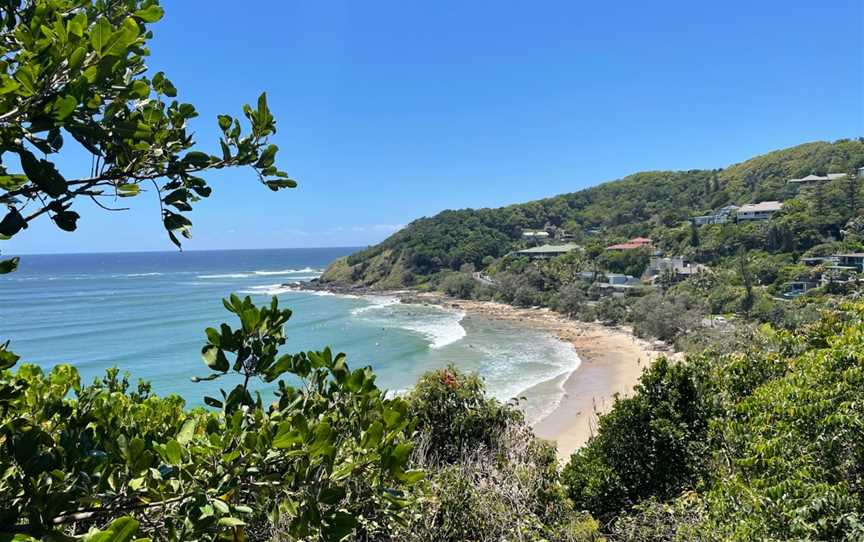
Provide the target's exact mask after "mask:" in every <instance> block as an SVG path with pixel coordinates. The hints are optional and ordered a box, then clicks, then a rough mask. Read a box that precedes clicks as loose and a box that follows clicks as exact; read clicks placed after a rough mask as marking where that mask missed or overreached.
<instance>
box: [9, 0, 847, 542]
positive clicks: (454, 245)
mask: <svg viewBox="0 0 864 542" xmlns="http://www.w3.org/2000/svg"><path fill="white" fill-rule="evenodd" d="M0 8H2V20H3V23H4V26H3V30H2V31H0V36H2V43H3V47H4V49H3V59H2V62H0V108H2V109H0V128H2V130H0V138H2V139H0V145H2V149H0V152H2V154H3V155H4V158H6V155H9V156H12V157H15V158H14V159H13V161H12V163H10V162H8V161H4V166H3V170H2V172H0V173H2V175H0V191H2V192H0V200H2V202H3V203H4V205H5V206H6V209H7V210H6V211H5V215H4V217H3V219H2V222H0V234H2V235H3V236H4V237H5V238H8V237H12V236H16V235H22V234H23V233H24V230H26V228H27V226H28V224H29V223H30V222H32V221H33V220H35V219H36V218H38V217H40V216H43V217H44V216H48V217H49V218H50V219H51V220H52V221H53V222H54V224H56V225H57V227H59V228H61V229H63V230H67V231H72V230H74V229H75V225H76V223H77V221H78V220H79V219H80V218H81V217H80V216H79V214H78V212H77V211H74V210H72V208H71V206H72V205H73V204H74V203H75V202H76V201H78V200H79V199H80V198H94V199H96V200H97V201H100V198H102V197H104V196H109V195H110V196H114V195H116V196H118V197H133V196H136V195H138V194H141V193H143V189H142V188H141V187H142V185H144V186H146V185H147V183H150V182H151V181H153V182H154V183H155V186H154V188H155V190H156V193H157V195H158V197H159V199H160V201H161V203H162V207H163V209H162V211H161V213H162V219H163V225H164V227H165V229H166V230H167V233H168V236H169V238H170V240H171V241H172V242H174V243H176V244H178V245H179V239H178V237H177V234H178V233H179V234H180V235H186V236H188V235H189V226H190V222H189V220H188V219H187V218H185V216H184V215H182V213H184V212H188V211H189V210H190V209H191V205H192V203H194V202H195V201H197V200H198V198H201V197H207V196H209V195H210V187H209V186H207V185H206V183H205V181H203V180H202V179H200V178H199V177H198V176H197V175H199V174H201V173H202V172H205V171H207V170H210V169H219V168H224V167H233V166H251V167H252V168H253V170H254V171H255V172H256V175H257V176H258V177H259V179H260V180H262V182H263V183H264V184H265V185H266V186H267V187H268V188H270V189H273V190H278V189H280V188H284V187H290V186H293V185H294V182H293V181H292V180H290V179H289V178H288V177H287V175H286V174H284V173H283V172H281V171H279V170H278V169H276V166H275V163H274V160H275V155H276V150H277V149H276V148H275V146H273V145H271V144H270V143H268V142H267V138H268V137H269V136H270V135H272V134H273V133H274V131H275V120H274V119H273V117H272V115H271V114H270V112H269V109H268V108H267V103H266V98H265V97H264V96H263V95H262V97H261V98H260V99H259V101H258V103H257V107H256V108H252V107H250V106H247V107H245V108H244V115H245V117H246V119H247V120H248V121H249V124H250V128H249V130H250V131H249V134H248V135H245V136H244V135H242V130H241V128H240V124H239V121H237V120H236V119H233V118H229V117H220V118H219V119H218V122H219V126H220V128H221V129H222V131H223V138H222V140H221V141H220V147H222V155H221V156H211V155H209V154H206V153H203V152H201V151H198V150H195V149H196V147H195V144H194V142H193V141H192V139H191V137H190V135H189V133H188V132H187V122H188V121H189V120H190V119H191V118H193V117H194V108H192V106H191V105H188V104H180V103H178V102H177V101H174V100H172V101H170V103H166V101H165V98H173V97H174V94H175V93H176V89H174V88H173V85H171V84H170V83H169V82H168V80H167V79H166V78H165V76H164V75H161V74H155V75H153V76H152V77H148V76H147V75H145V73H147V72H146V69H145V66H144V64H143V59H144V57H145V56H146V54H147V48H146V46H145V44H146V41H147V40H148V39H149V38H150V37H151V33H150V31H149V30H148V27H147V25H148V24H150V23H153V22H155V21H157V20H158V19H159V18H160V17H161V15H162V9H161V7H159V5H158V3H157V2H155V1H153V0H123V1H117V2H102V1H97V2H92V1H90V0H86V1H84V0H36V1H25V0H3V1H2V2H0ZM64 134H65V136H68V137H71V138H72V139H74V140H75V141H76V142H77V143H79V144H80V145H81V146H82V147H83V148H84V149H86V150H87V151H88V152H90V153H91V154H92V155H93V170H92V171H91V174H90V175H89V176H87V177H84V178H75V179H72V180H69V179H67V177H66V176H64V175H62V174H61V173H60V171H59V170H58V168H57V167H56V165H55V163H54V161H53V157H52V155H55V154H57V153H58V152H59V151H60V149H61V147H62V146H63V139H64V137H65V136H64ZM64 148H65V147H64ZM37 151H38V152H39V153H41V155H40V156H44V157H45V158H38V157H37V154H36V153H37ZM49 158H51V159H50V160H49ZM15 160H17V161H18V164H20V168H18V167H17V165H16V162H15ZM862 163H864V143H862V142H861V141H852V140H847V141H839V142H835V143H832V144H828V143H815V144H808V145H803V146H800V147H796V148H793V149H789V150H786V151H779V152H777V153H772V154H769V155H766V156H764V157H759V158H756V159H753V160H751V161H748V162H745V163H743V164H739V165H736V166H731V167H729V168H726V169H724V170H719V171H694V172H678V173H659V172H655V173H645V174H637V175H634V176H631V177H628V178H627V179H623V180H621V181H618V182H615V183H609V184H606V185H601V186H600V187H597V188H594V189H590V190H586V191H583V192H578V193H575V194H569V195H566V196H560V197H558V198H551V199H549V200H543V201H541V202H534V203H530V204H525V205H521V206H512V207H508V208H505V209H502V210H489V209H486V210H480V211H469V210H466V211H449V212H445V213H442V214H441V215H439V216H438V217H435V218H432V219H421V220H419V221H417V222H415V223H414V224H412V225H411V226H409V227H408V228H406V229H405V230H403V231H401V232H399V233H397V234H396V235H394V236H393V237H391V238H390V239H388V240H387V241H385V242H384V243H382V244H381V245H378V246H376V247H372V248H370V249H368V250H366V251H363V252H361V253H358V254H356V255H353V256H351V257H349V258H347V259H345V260H342V261H340V262H337V263H336V264H334V266H333V267H332V268H331V269H330V270H329V271H328V274H327V276H326V277H325V279H326V280H329V281H342V282H344V283H345V284H349V285H354V284H362V285H365V286H374V287H381V288H384V287H390V286H405V285H413V286H417V287H427V288H441V289H443V290H444V291H446V292H447V293H449V294H450V295H453V296H459V297H469V296H470V297H479V298H487V297H488V298H495V299H500V300H504V301H507V302H510V303H514V304H516V305H521V306H534V305H547V306H550V307H554V308H555V309H556V310H559V311H560V312H562V313H563V314H566V315H569V316H574V317H579V318H583V319H590V320H595V319H599V320H602V321H606V322H611V323H617V322H629V323H632V324H633V326H634V329H635V330H636V332H637V333H640V334H643V335H646V336H653V337H658V338H661V339H663V340H666V341H669V342H672V341H678V342H681V341H685V340H686V341H688V343H689V345H690V350H693V353H690V354H687V355H686V356H683V358H681V359H666V358H660V359H659V360H658V361H657V362H655V363H654V364H652V365H651V366H650V367H649V368H648V369H647V370H646V371H645V373H644V374H643V376H642V378H641V380H640V383H639V385H638V386H637V387H636V389H635V391H634V393H633V395H632V396H630V397H628V398H618V399H617V400H616V401H615V403H614V406H613V407H612V409H611V411H610V412H609V413H608V414H606V415H604V416H602V417H601V418H600V422H599V426H598V428H597V431H596V434H595V435H594V436H593V437H592V438H591V439H590V440H589V442H588V443H587V444H586V446H584V447H583V448H581V449H579V450H577V451H576V452H575V453H574V454H573V455H572V457H570V458H569V460H568V461H567V464H566V466H564V467H563V469H560V468H559V464H558V460H557V458H556V454H555V449H554V446H553V445H552V444H551V443H549V442H545V441H542V440H540V439H538V438H536V437H535V436H534V434H533V433H532V430H531V428H530V427H529V426H528V424H526V422H525V420H524V418H523V415H522V413H521V411H520V410H519V405H518V403H517V402H506V403H502V402H500V401H498V400H496V399H492V398H489V397H487V395H486V392H485V389H484V384H483V382H482V380H481V379H480V378H479V377H478V376H477V375H474V374H466V373H463V372H460V371H459V370H458V369H456V368H455V367H446V368H441V369H438V370H435V371H432V372H430V373H427V374H426V375H424V376H423V377H422V378H421V379H420V380H419V382H418V383H417V385H416V386H415V387H414V388H413V390H411V391H410V392H409V393H407V394H406V395H404V396H396V395H392V394H388V393H386V392H385V390H382V389H380V388H379V387H378V386H377V385H376V383H375V375H374V374H373V372H372V371H371V369H370V368H368V367H362V368H353V369H352V368H351V367H349V365H348V357H347V356H346V355H344V354H337V353H333V352H332V351H331V350H330V349H329V348H323V349H322V350H314V351H305V352H284V350H286V346H287V339H286V336H285V333H284V326H285V324H286V323H287V322H288V321H289V319H290V318H291V316H292V313H291V311H290V310H288V309H285V308H284V307H281V306H280V305H279V302H278V300H277V299H276V298H274V299H273V300H272V301H271V302H270V304H268V305H264V306H256V305H254V304H253V303H252V302H251V300H250V299H249V298H248V297H247V298H240V297H238V296H236V295H232V296H230V297H228V298H227V299H225V300H224V306H225V308H226V310H227V311H228V313H229V314H230V316H231V321H230V322H226V323H222V324H221V325H219V326H218V327H210V328H207V329H206V330H204V334H203V337H202V349H201V357H202V360H203V362H204V366H205V367H206V368H207V372H206V374H204V375H202V376H200V377H198V378H196V381H213V380H216V381H219V382H224V383H225V384H224V386H225V387H224V388H223V389H222V390H221V392H220V394H219V395H218V396H217V397H211V396H208V397H205V398H204V403H205V405H206V407H199V408H188V407H187V406H186V405H185V402H184V401H183V399H182V398H180V397H177V396H167V397H158V396H156V395H154V394H153V393H152V391H151V388H150V386H149V385H148V384H147V383H145V382H139V383H137V384H132V382H131V381H130V377H129V376H128V375H125V374H124V375H121V373H120V372H119V371H118V370H116V369H112V370H110V371H108V372H107V374H106V375H105V376H104V377H102V378H100V379H98V380H96V381H95V382H92V383H89V384H88V383H84V382H82V381H81V377H80V376H79V374H78V372H77V370H76V369H75V368H74V367H73V366H71V365H67V364H60V365H57V366H55V367H53V368H52V369H50V370H48V371H46V370H44V369H42V368H40V367H38V366H36V365H32V364H27V363H26V362H24V361H26V360H24V361H22V360H21V359H20V358H19V356H18V355H16V354H15V353H14V351H13V350H14V345H12V344H10V343H9V342H8V341H7V342H3V343H0V450H2V453H0V540H4V541H5V540H9V541H16V542H26V541H34V540H43V541H45V542H49V541H70V540H85V541H90V542H96V541H119V542H124V541H132V540H146V539H152V540H176V541H181V540H182V541H187V540H234V541H243V540H285V541H289V540H290V541H310V540H320V541H342V540H358V541H373V540H375V541H393V542H399V541H405V542H427V541H428V542H432V541H436V542H450V541H453V542H456V541H477V542H486V541H501V540H519V541H531V542H542V541H557V542H589V541H591V542H599V541H601V540H607V541H610V542H615V541H654V540H656V541H661V540H662V541H674V540H680V541H684V540H703V541H718V542H720V541H742V542H743V541H749V540H778V541H779V540H814V541H816V540H819V541H829V540H832V541H833V540H845V541H850V542H851V541H856V540H862V539H864V518H862V515H864V504H862V503H864V439H862V438H861V436H862V432H864V408H862V405H864V317H862V314H864V306H862V305H861V304H860V303H858V302H856V301H855V299H854V298H855V297H856V296H857V291H858V285H857V281H843V282H837V283H834V282H829V283H828V284H826V285H825V286H821V287H819V288H817V289H816V290H815V292H813V293H808V294H807V295H804V296H801V297H799V298H798V299H796V300H794V301H785V300H784V301H781V300H779V299H777V294H779V293H780V291H779V289H780V288H781V286H782V285H783V284H784V281H788V280H790V278H797V277H800V276H803V275H807V274H808V273H810V272H812V271H811V270H809V268H808V267H806V266H805V265H803V264H802V263H801V257H802V256H804V255H813V256H823V255H829V254H833V253H835V252H837V251H839V250H860V249H861V243H862V241H864V238H862V235H864V222H862V220H861V217H860V216H859V215H858V213H859V207H858V206H859V202H858V195H857V194H858V192H857V190H858V187H857V182H858V181H857V176H856V175H848V176H847V177H846V178H844V179H837V180H832V181H830V182H827V183H826V184H824V185H820V187H819V188H818V189H817V190H815V191H809V192H805V193H800V194H798V193H792V192H789V191H790V190H792V189H791V188H790V187H789V186H788V185H787V184H786V182H785V179H786V177H789V176H793V175H802V174H807V173H809V172H812V171H824V172H827V171H835V170H837V169H839V170H843V171H845V170H849V169H852V168H855V167H858V166H860V165H862ZM761 199H778V200H779V199H782V200H784V203H785V205H784V208H783V210H782V211H781V212H780V213H778V214H777V215H776V216H775V217H774V218H772V220H770V221H763V222H759V223H743V224H737V223H728V224H713V225H706V226H700V227H694V225H693V224H692V223H691V222H689V220H690V218H691V213H695V212H704V211H706V210H708V209H715V208H717V207H720V206H723V205H726V204H728V203H730V202H738V203H742V202H744V201H752V200H761ZM172 208H173V210H172ZM547 224H548V227H547ZM529 227H530V228H533V229H535V230H536V229H538V228H547V229H550V230H554V229H560V230H562V231H566V232H568V233H569V235H571V236H572V239H573V240H574V241H577V242H580V243H582V244H583V245H584V251H571V252H568V253H566V254H563V255H560V256H555V257H553V258H550V259H546V260H542V261H539V260H529V259H527V258H524V257H510V256H508V254H509V253H510V252H511V251H512V250H514V249H518V248H523V247H524V246H526V244H527V243H528V242H527V241H526V240H525V239H524V236H523V229H525V228H529ZM638 235H642V236H648V235H650V236H651V238H652V239H654V242H655V243H656V246H658V247H660V248H662V249H663V250H665V251H667V252H670V253H673V252H674V253H684V254H687V255H689V256H692V257H693V258H694V259H695V260H696V261H698V262H702V263H704V264H705V265H709V266H710V267H711V269H712V270H711V272H706V273H696V274H694V276H692V277H689V278H687V279H686V280H683V281H677V280H675V277H670V276H666V275H660V278H659V279H658V286H657V287H656V288H653V289H650V290H646V291H645V292H640V293H641V295H637V296H634V297H633V298H627V297H617V296H606V297H602V298H601V299H599V300H598V297H599V293H598V292H597V288H598V287H597V286H596V284H595V281H594V279H596V277H597V275H611V274H613V273H616V272H617V273H625V274H630V273H634V272H635V271H633V270H638V269H640V268H641V267H644V265H645V264H646V263H647V260H648V259H649V258H650V254H649V253H648V251H647V249H646V250H642V249H636V250H634V251H632V252H626V253H624V252H621V253H619V252H609V251H607V250H606V249H605V247H606V246H607V245H608V244H611V243H618V242H621V241H625V240H627V239H629V238H631V237H634V236H638ZM17 264H18V260H17V259H7V260H5V261H4V262H3V263H2V265H0V271H2V272H3V273H4V274H8V273H14V272H15V268H16V266H17ZM586 272H587V273H589V275H590V277H591V280H584V279H583V276H584V275H583V273H586ZM478 273H479V274H478ZM707 314H715V315H716V314H727V315H735V317H736V318H738V319H739V320H740V324H736V325H735V326H733V327H732V328H726V327H721V328H716V327H714V326H713V324H708V325H705V324H704V320H705V316H706V315H707ZM715 333H716V334H718V335H720V336H722V337H723V340H722V341H721V340H712V338H713V334H715ZM703 339H704V340H703ZM697 350H698V352H697ZM58 357H60V353H58ZM133 369H134V368H133ZM259 383H276V386H277V392H276V394H275V398H274V399H273V400H265V398H264V397H262V396H261V394H260V393H258V392H257V391H256V385H257V384H259Z"/></svg>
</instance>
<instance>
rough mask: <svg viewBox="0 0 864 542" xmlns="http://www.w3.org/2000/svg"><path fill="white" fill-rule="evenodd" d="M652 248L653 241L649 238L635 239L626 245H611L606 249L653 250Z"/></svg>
mask: <svg viewBox="0 0 864 542" xmlns="http://www.w3.org/2000/svg"><path fill="white" fill-rule="evenodd" d="M651 246H652V244H651V239H648V238H647V237H635V238H633V239H630V240H629V241H627V242H626V243H618V244H617V245H610V246H608V247H606V250H636V249H639V248H651Z"/></svg>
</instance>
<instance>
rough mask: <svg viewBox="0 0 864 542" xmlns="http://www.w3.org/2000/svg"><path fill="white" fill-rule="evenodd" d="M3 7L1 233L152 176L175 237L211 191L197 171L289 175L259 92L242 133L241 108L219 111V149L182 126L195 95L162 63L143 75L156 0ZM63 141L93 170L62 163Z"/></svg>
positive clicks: (120, 193) (285, 181)
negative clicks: (180, 91)
mask: <svg viewBox="0 0 864 542" xmlns="http://www.w3.org/2000/svg"><path fill="white" fill-rule="evenodd" d="M0 7H2V11H0V18H2V23H3V25H2V30H0V157H2V158H3V164H4V165H2V166H0V203H2V204H4V205H5V206H6V207H7V211H6V212H5V214H4V216H3V217H2V219H0V236H2V237H3V238H9V237H12V236H15V235H17V234H19V233H20V232H21V230H23V229H25V228H27V226H28V224H29V223H30V222H31V221H33V220H35V219H36V218H38V217H40V216H43V215H44V216H49V217H50V218H51V220H52V221H53V222H54V224H55V225H56V226H57V227H58V228H60V229H62V230H64V231H74V230H75V229H76V227H77V222H78V220H79V218H80V215H79V214H78V212H77V211H75V210H73V208H72V207H73V205H74V203H75V202H76V201H77V200H79V199H81V198H89V199H92V200H93V201H95V202H97V203H98V204H99V205H100V206H102V207H105V208H107V207H106V205H105V204H103V203H101V201H103V200H107V199H109V198H110V199H114V198H130V197H136V196H139V195H140V194H142V193H143V192H144V191H145V190H146V189H147V188H148V187H150V186H152V187H153V188H154V189H155V192H156V194H157V196H158V198H159V200H160V205H161V208H162V211H161V213H162V223H163V226H164V228H165V230H166V231H167V233H168V236H169V238H170V239H171V241H172V242H174V243H175V244H176V245H177V246H178V247H179V246H180V240H179V238H178V235H182V236H184V237H187V238H188V237H190V236H191V226H192V223H191V221H190V220H189V218H188V217H187V216H186V215H185V214H184V213H186V212H188V211H191V210H192V205H193V204H194V203H195V202H197V201H199V200H200V199H201V198H206V197H208V196H209V195H210V193H211V188H210V187H209V186H208V185H207V182H206V181H205V180H204V179H203V178H201V177H200V175H201V174H203V173H205V172H207V171H209V170H214V169H223V168H228V167H235V166H248V167H251V168H252V169H254V170H255V172H256V174H257V176H258V177H259V178H260V180H261V182H262V183H263V184H265V185H266V186H267V187H268V188H270V189H271V190H279V189H281V188H286V187H293V186H295V184H296V183H295V182H294V181H293V180H291V179H290V178H289V177H288V175H287V174H286V173H284V172H282V171H280V170H278V169H277V168H276V166H275V165H274V164H275V158H276V153H277V150H278V148H277V147H276V146H275V145H273V144H271V143H269V142H268V138H269V137H270V136H271V135H273V134H275V133H276V122H275V120H274V118H273V115H272V114H271V112H270V110H269V108H268V106H267V99H266V96H265V95H264V94H262V95H261V96H260V97H259V99H258V103H257V107H255V108H253V107H251V106H249V105H246V106H244V107H243V114H244V116H245V117H246V120H247V121H248V123H249V131H248V133H244V132H243V129H242V127H241V123H240V121H239V120H238V119H235V118H233V117H231V116H229V115H220V116H219V119H218V122H219V127H220V129H221V130H222V137H221V139H220V141H219V145H220V147H221V152H220V154H219V155H211V154H208V153H205V152H202V151H200V150H197V148H196V146H195V142H194V139H193V137H192V134H191V132H190V131H189V122H190V121H191V120H192V119H194V118H195V117H196V116H197V112H196V111H195V107H194V106H193V105H191V104H189V103H182V102H179V101H177V100H176V99H174V98H175V97H176V96H177V89H176V88H175V87H174V85H173V84H172V83H171V81H170V80H169V79H168V78H167V77H166V76H165V74H164V73H162V72H156V73H155V74H153V75H152V76H150V77H148V76H147V75H145V74H146V73H147V66H146V65H145V59H146V57H147V56H148V55H149V49H148V48H147V41H148V40H149V39H150V38H151V37H152V32H151V31H150V30H149V25H150V24H151V23H154V22H156V21H158V20H159V19H161V18H162V15H163V10H162V8H161V7H160V6H159V4H158V2H157V1H155V0H123V1H111V2H103V1H99V2H93V1H92V0H74V1H69V0H3V2H2V3H0ZM61 151H63V152H70V153H76V152H86V153H89V154H90V155H91V157H92V166H91V169H90V172H89V174H88V175H85V176H80V177H70V175H68V174H65V173H64V172H62V171H60V169H58V167H57V165H56V161H57V160H58V159H59V158H60V156H61ZM10 156H12V157H14V159H13V160H11V161H10V160H9V157H10ZM16 163H17V164H16ZM12 267H14V265H13V264H11V263H9V262H6V263H4V264H3V265H2V267H0V270H2V271H3V272H8V271H10V270H11V268H12Z"/></svg>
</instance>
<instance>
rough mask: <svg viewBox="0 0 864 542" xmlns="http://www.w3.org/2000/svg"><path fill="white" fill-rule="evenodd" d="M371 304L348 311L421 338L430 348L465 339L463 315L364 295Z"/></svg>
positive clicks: (388, 298) (440, 308) (384, 297)
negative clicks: (407, 331) (413, 333)
mask: <svg viewBox="0 0 864 542" xmlns="http://www.w3.org/2000/svg"><path fill="white" fill-rule="evenodd" d="M363 299H364V300H366V301H368V302H369V303H370V304H369V305H367V306H365V307H358V308H356V309H353V310H352V311H351V315H352V316H354V317H355V318H360V319H363V320H367V321H371V322H374V323H375V325H380V326H383V327H398V328H402V329H407V330H409V331H413V332H415V333H418V334H420V335H422V336H423V337H424V338H425V339H426V340H427V341H428V342H429V348H431V349H435V350H437V349H439V348H443V347H445V346H447V345H448V344H453V343H455V342H456V341H458V340H461V339H462V338H464V337H465V335H466V334H467V332H466V331H465V328H464V327H462V324H461V323H460V322H461V321H462V319H463V318H464V317H465V313H463V312H459V311H455V310H450V309H445V308H442V307H435V306H423V305H412V304H407V305H406V304H402V303H401V302H400V301H399V299H398V298H396V297H391V296H365V297H363Z"/></svg>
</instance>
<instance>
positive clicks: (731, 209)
mask: <svg viewBox="0 0 864 542" xmlns="http://www.w3.org/2000/svg"><path fill="white" fill-rule="evenodd" d="M737 210H738V206H737V205H727V206H726V207H721V208H719V209H717V210H716V211H714V212H713V213H711V214H707V215H702V216H694V217H693V222H694V223H695V224H696V225H697V226H704V225H706V224H725V223H727V222H729V221H730V220H732V215H734V214H735V211H737Z"/></svg>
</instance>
